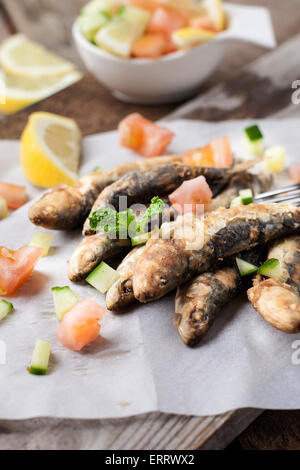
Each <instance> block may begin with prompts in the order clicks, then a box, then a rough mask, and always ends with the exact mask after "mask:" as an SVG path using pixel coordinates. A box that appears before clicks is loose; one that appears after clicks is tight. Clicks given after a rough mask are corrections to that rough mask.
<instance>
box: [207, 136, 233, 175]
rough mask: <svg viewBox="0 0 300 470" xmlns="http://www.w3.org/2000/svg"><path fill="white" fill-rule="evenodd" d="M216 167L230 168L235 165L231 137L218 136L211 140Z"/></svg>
mask: <svg viewBox="0 0 300 470" xmlns="http://www.w3.org/2000/svg"><path fill="white" fill-rule="evenodd" d="M210 145H211V147H212V150H213V154H214V162H215V164H214V166H215V167H216V168H230V167H231V166H232V165H233V153H232V149H231V143H230V139H229V137H217V138H216V139H213V140H212V141H211V142H210Z"/></svg>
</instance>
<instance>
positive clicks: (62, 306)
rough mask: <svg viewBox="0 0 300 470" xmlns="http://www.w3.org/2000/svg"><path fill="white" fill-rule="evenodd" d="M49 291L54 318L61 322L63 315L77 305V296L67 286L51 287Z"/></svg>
mask: <svg viewBox="0 0 300 470" xmlns="http://www.w3.org/2000/svg"><path fill="white" fill-rule="evenodd" d="M51 290H52V295H53V302H54V308H55V313H56V318H57V320H58V321H61V320H62V319H63V317H64V315H65V314H66V313H67V312H69V310H71V309H72V308H73V307H74V305H76V304H77V302H78V295H77V294H76V293H75V292H74V291H72V289H70V287H69V286H65V287H52V289H51Z"/></svg>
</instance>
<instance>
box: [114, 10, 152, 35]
mask: <svg viewBox="0 0 300 470" xmlns="http://www.w3.org/2000/svg"><path fill="white" fill-rule="evenodd" d="M118 16H119V17H120V18H122V20H124V21H127V22H128V23H134V24H137V25H140V27H141V34H143V33H144V32H145V30H146V29H147V26H148V24H149V22H150V19H151V14H150V13H149V12H148V11H146V10H143V9H142V8H137V7H131V6H125V5H123V6H122V7H121V8H120V10H119V12H118Z"/></svg>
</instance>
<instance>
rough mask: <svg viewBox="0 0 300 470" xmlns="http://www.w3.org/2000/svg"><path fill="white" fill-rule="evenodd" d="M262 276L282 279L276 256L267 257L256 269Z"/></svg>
mask: <svg viewBox="0 0 300 470" xmlns="http://www.w3.org/2000/svg"><path fill="white" fill-rule="evenodd" d="M257 273H258V274H261V275H262V276H266V277H271V278H272V279H275V280H277V281H280V280H281V279H282V268H281V265H280V262H279V260H278V259H276V258H271V259H268V260H267V261H266V262H265V263H264V264H263V265H262V266H261V267H260V268H259V269H258V271H257Z"/></svg>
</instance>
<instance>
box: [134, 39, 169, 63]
mask: <svg viewBox="0 0 300 470" xmlns="http://www.w3.org/2000/svg"><path fill="white" fill-rule="evenodd" d="M166 42H167V41H166V39H165V38H164V36H163V35H162V34H145V35H144V36H142V37H141V38H139V39H137V40H136V41H134V43H133V44H132V48H131V53H132V55H133V56H134V57H140V58H147V59H157V58H158V57H160V56H162V55H163V53H164V51H165V49H166V47H167V46H166Z"/></svg>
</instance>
